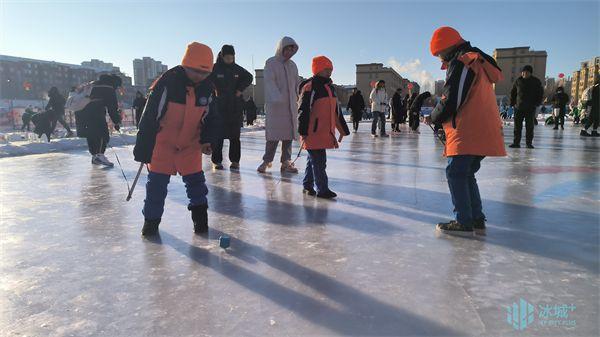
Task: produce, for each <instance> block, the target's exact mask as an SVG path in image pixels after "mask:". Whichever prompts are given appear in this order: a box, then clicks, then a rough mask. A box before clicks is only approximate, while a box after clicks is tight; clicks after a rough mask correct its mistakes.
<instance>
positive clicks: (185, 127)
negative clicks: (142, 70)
mask: <svg viewBox="0 0 600 337" xmlns="http://www.w3.org/2000/svg"><path fill="white" fill-rule="evenodd" d="M212 68H213V53H212V50H211V49H210V48H209V47H208V46H206V45H203V44H201V43H198V42H193V43H191V44H189V45H188V47H187V50H186V53H185V56H184V57H183V60H182V61H181V65H180V66H176V67H174V68H172V69H169V70H168V71H166V72H165V73H164V74H162V75H161V76H160V78H159V79H158V80H156V81H155V82H154V84H153V85H152V87H151V88H150V89H151V92H150V96H149V97H148V102H147V103H146V106H145V108H144V112H143V114H142V119H141V121H140V124H139V132H138V134H137V139H136V143H135V148H134V149H133V154H134V157H135V160H136V161H138V162H142V163H148V164H149V165H148V169H149V174H148V182H147V184H146V199H145V200H144V209H143V211H142V213H143V214H144V218H145V221H144V227H143V229H142V235H144V236H151V235H155V234H157V233H158V225H159V224H160V221H161V217H162V214H163V210H164V206H165V198H166V197H167V185H168V184H169V180H170V178H171V176H172V175H176V174H178V173H179V174H180V175H181V176H182V177H183V182H184V183H185V188H186V192H187V196H188V198H189V204H188V210H190V211H191V213H192V221H193V222H194V231H195V232H196V233H204V232H207V231H208V213H207V209H208V202H207V199H206V195H207V193H208V189H207V187H206V181H205V178H204V172H203V171H202V154H203V153H204V154H206V155H209V154H211V145H210V144H211V142H212V141H214V126H213V127H212V128H211V124H213V123H214V122H213V120H214V116H215V111H214V109H215V104H214V103H213V102H212V98H213V95H214V86H213V85H212V83H211V82H210V81H209V80H207V79H206V78H207V77H208V76H209V75H210V74H211V71H212Z"/></svg>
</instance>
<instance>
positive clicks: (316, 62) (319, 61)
mask: <svg viewBox="0 0 600 337" xmlns="http://www.w3.org/2000/svg"><path fill="white" fill-rule="evenodd" d="M327 68H331V69H333V63H332V62H331V60H330V59H328V58H327V57H326V56H322V55H321V56H317V57H314V58H313V59H312V72H313V75H316V74H318V73H320V72H321V71H323V70H325V69H327Z"/></svg>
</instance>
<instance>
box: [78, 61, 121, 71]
mask: <svg viewBox="0 0 600 337" xmlns="http://www.w3.org/2000/svg"><path fill="white" fill-rule="evenodd" d="M81 66H82V67H84V68H89V69H94V71H95V72H97V73H112V74H116V73H120V72H121V69H119V67H115V66H114V65H113V64H112V63H108V62H103V61H100V60H97V59H91V60H90V61H84V62H81Z"/></svg>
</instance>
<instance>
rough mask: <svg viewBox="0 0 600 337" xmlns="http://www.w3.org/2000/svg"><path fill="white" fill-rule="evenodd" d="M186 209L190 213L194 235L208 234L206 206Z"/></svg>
mask: <svg viewBox="0 0 600 337" xmlns="http://www.w3.org/2000/svg"><path fill="white" fill-rule="evenodd" d="M188 209H189V210H190V211H192V221H193V222H194V233H196V234H202V233H206V232H208V211H207V210H208V205H197V206H189V207H188Z"/></svg>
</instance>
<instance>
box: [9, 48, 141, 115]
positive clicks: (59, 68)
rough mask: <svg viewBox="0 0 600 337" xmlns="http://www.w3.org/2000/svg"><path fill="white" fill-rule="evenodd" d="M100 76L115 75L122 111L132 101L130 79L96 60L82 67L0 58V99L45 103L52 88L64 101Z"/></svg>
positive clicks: (133, 93)
mask: <svg viewBox="0 0 600 337" xmlns="http://www.w3.org/2000/svg"><path fill="white" fill-rule="evenodd" d="M102 74H114V75H118V76H119V77H120V78H121V80H122V81H123V87H122V88H121V89H120V90H119V92H118V94H119V100H120V101H122V102H123V103H124V104H123V106H124V107H128V106H129V105H130V104H131V102H132V101H133V97H134V96H135V90H134V89H133V86H132V81H131V77H129V76H127V75H126V74H124V73H122V72H121V71H120V70H119V68H118V67H114V66H113V65H112V64H111V63H105V62H102V61H100V60H92V61H90V62H82V65H78V64H68V63H60V62H54V61H45V60H36V59H28V58H22V57H14V56H6V55H0V79H1V80H0V98H1V99H7V100H45V99H47V94H48V90H49V89H50V88H51V87H56V88H58V90H59V91H60V92H61V93H62V94H63V95H64V96H65V97H66V96H67V95H68V93H69V91H70V90H71V88H72V87H75V86H78V85H80V84H82V83H86V82H90V81H94V80H97V79H98V77H99V76H100V75H102Z"/></svg>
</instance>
